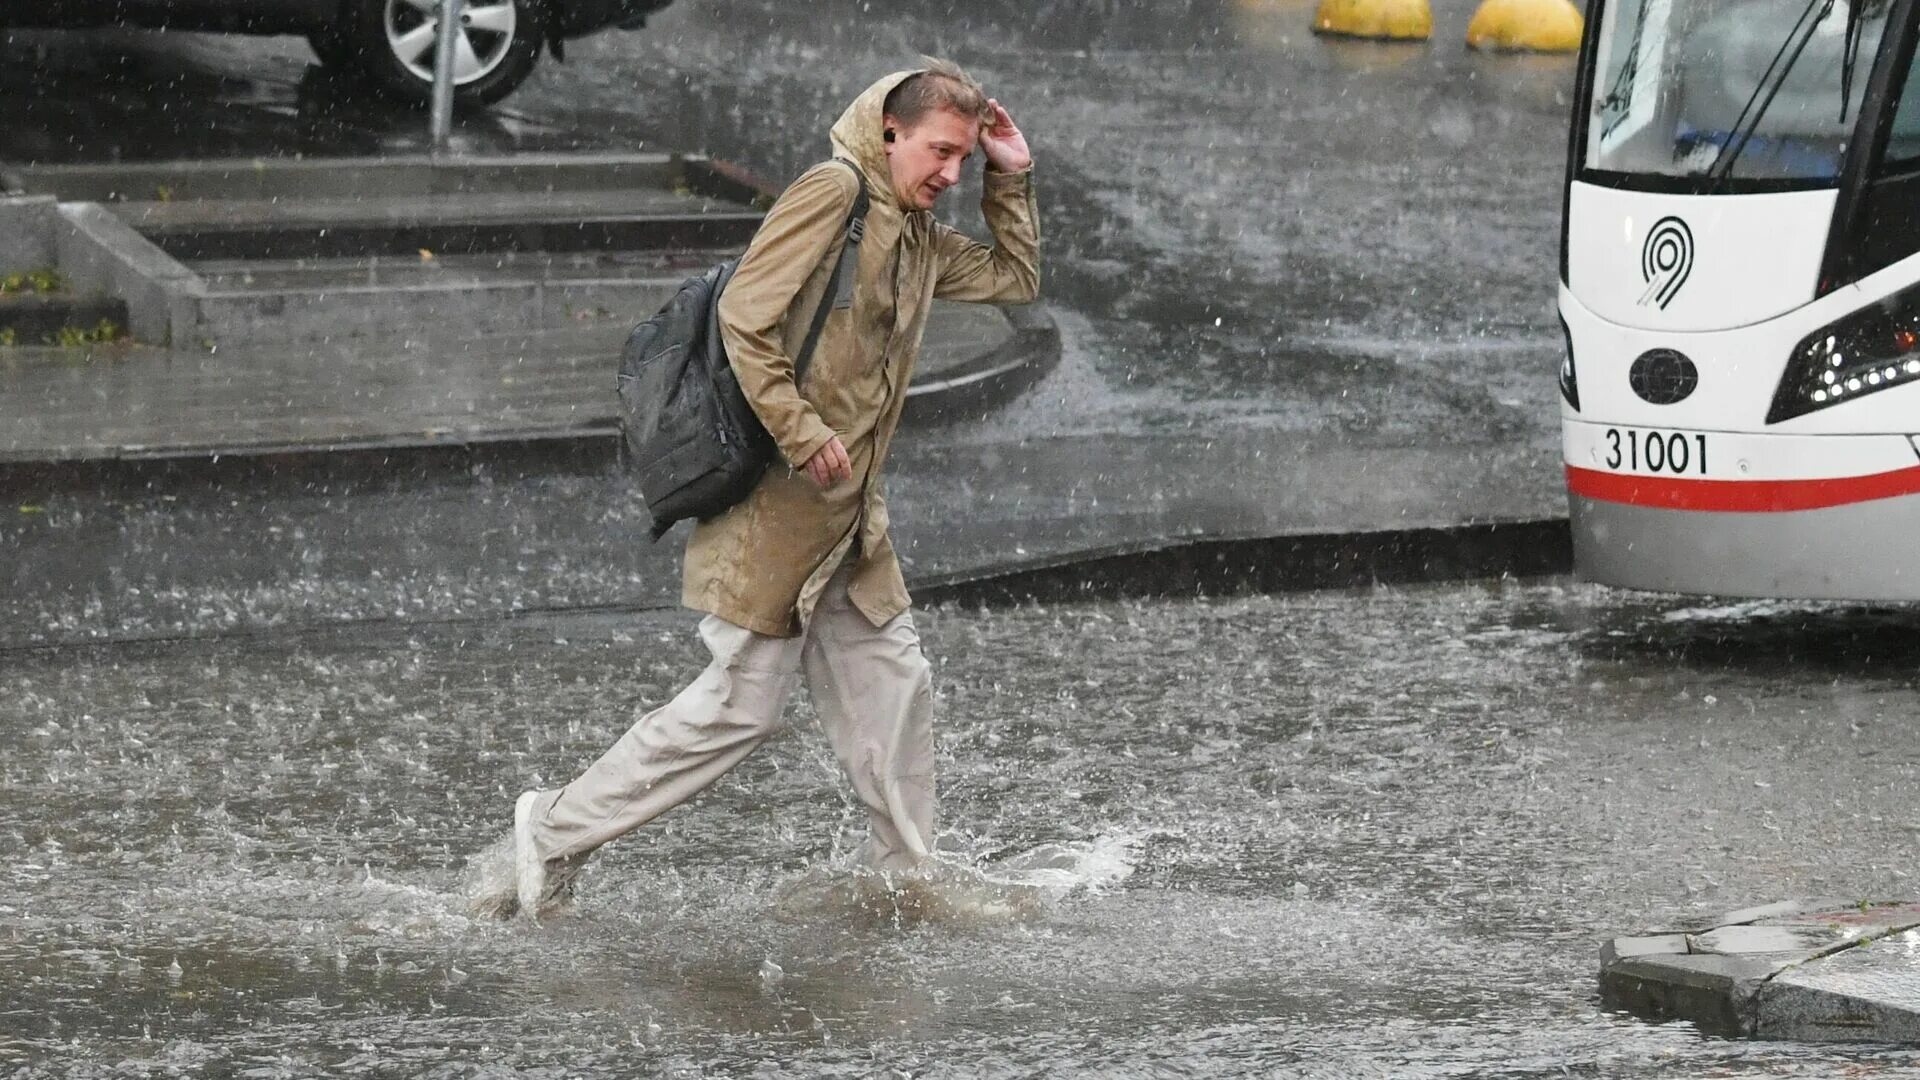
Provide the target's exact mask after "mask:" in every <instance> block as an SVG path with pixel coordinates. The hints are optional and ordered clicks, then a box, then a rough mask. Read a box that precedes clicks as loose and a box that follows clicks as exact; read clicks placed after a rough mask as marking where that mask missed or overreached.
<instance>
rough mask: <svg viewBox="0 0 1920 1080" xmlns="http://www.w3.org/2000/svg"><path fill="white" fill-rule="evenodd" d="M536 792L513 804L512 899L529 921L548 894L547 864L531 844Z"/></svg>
mask: <svg viewBox="0 0 1920 1080" xmlns="http://www.w3.org/2000/svg"><path fill="white" fill-rule="evenodd" d="M539 798H540V793H539V792H538V791H529V792H527V793H525V794H524V795H521V796H520V801H519V802H516V803H514V804H513V882H514V895H515V896H516V898H518V900H519V901H520V913H521V914H522V915H525V916H526V917H527V918H529V919H538V918H539V917H540V915H539V912H540V901H541V900H542V899H543V898H544V896H545V893H546V891H547V861H546V860H545V859H542V858H541V857H540V852H539V851H538V849H536V848H535V847H534V843H533V804H534V802H535V801H536V800H538V799H539Z"/></svg>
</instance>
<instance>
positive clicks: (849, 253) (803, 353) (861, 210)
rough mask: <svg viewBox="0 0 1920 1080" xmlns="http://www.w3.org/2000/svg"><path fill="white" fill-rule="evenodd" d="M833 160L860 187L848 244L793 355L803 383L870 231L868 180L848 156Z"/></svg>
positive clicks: (797, 377) (795, 373)
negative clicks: (796, 352) (798, 347)
mask: <svg viewBox="0 0 1920 1080" xmlns="http://www.w3.org/2000/svg"><path fill="white" fill-rule="evenodd" d="M833 160H835V161H837V162H839V163H840V164H842V165H844V166H846V167H847V169H848V170H850V171H851V172H852V173H853V178H854V180H855V181H856V182H857V183H859V185H860V187H859V190H857V191H855V192H854V195H853V208H852V209H850V210H848V211H847V222H846V226H845V229H846V234H847V241H846V243H844V244H842V245H840V258H839V260H838V261H836V262H835V263H834V264H833V276H832V277H831V278H829V279H828V281H827V291H826V292H824V293H822V294H821V296H820V306H819V307H817V308H815V309H814V311H813V322H812V323H811V324H809V325H808V327H807V339H806V341H805V342H804V343H803V344H802V345H801V346H800V355H799V356H796V357H794V358H793V382H794V385H795V386H798V385H799V384H800V378H801V376H803V375H805V374H806V373H807V364H808V363H809V362H811V361H812V360H813V347H814V346H815V345H817V344H819V341H820V331H821V330H823V329H825V328H826V325H827V314H828V313H829V312H831V311H832V310H833V307H834V305H835V304H837V303H839V301H840V298H841V297H842V296H845V295H849V294H850V290H851V286H852V283H853V271H854V267H855V266H857V265H859V262H860V257H859V256H860V240H861V238H862V237H864V236H865V235H866V231H867V207H868V205H869V203H868V199H867V181H866V177H865V176H863V175H861V172H860V169H859V167H858V166H856V165H854V163H853V162H851V161H848V160H846V159H845V158H834V159H833Z"/></svg>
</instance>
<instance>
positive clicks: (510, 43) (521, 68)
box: [314, 0, 546, 105]
mask: <svg viewBox="0 0 1920 1080" xmlns="http://www.w3.org/2000/svg"><path fill="white" fill-rule="evenodd" d="M439 29H440V5H439V4H438V3H437V2H436V0H360V3H358V4H356V5H355V9H354V17H353V20H352V22H351V23H350V24H349V26H348V32H347V34H346V35H345V36H344V38H343V40H344V43H345V46H346V52H347V53H348V54H349V56H348V57H347V59H350V61H351V62H352V63H353V64H354V66H356V67H358V68H359V69H360V72H361V73H362V74H364V75H366V76H367V77H368V78H370V79H371V80H373V82H374V83H375V85H377V86H379V87H380V88H381V89H383V90H386V91H389V92H391V93H394V94H397V95H399V96H401V97H404V98H408V99H410V100H415V101H426V100H428V99H429V98H430V97H432V95H433V63H434V54H435V53H436V52H438V51H439V45H438V41H437V38H438V34H439ZM545 32H546V27H545V20H544V19H543V18H542V12H541V6H540V4H539V3H537V2H535V0H464V2H463V3H462V4H461V9H460V30H459V32H458V33H457V34H456V35H455V40H454V66H453V85H454V95H455V97H456V98H457V99H458V100H459V101H460V102H461V103H463V104H483V105H491V104H492V103H494V102H496V101H499V100H500V99H501V98H503V97H506V96H507V95H508V94H510V93H512V92H513V89H514V87H517V86H519V85H520V84H521V83H522V82H524V81H525V80H526V78H527V76H528V75H530V74H532V72H533V66H534V64H535V63H536V62H537V61H538V60H539V59H540V43H541V40H542V39H543V38H544V36H545ZM314 51H315V52H316V53H319V54H320V56H321V59H322V60H326V59H327V56H326V54H325V53H323V52H321V51H320V46H318V45H316V46H315V48H314Z"/></svg>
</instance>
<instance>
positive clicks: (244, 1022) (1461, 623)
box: [0, 582, 1920, 1077]
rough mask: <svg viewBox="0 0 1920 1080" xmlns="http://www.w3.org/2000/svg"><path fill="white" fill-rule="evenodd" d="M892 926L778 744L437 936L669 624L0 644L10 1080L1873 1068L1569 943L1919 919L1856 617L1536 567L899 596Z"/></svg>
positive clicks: (609, 728) (661, 683) (665, 652)
mask: <svg viewBox="0 0 1920 1080" xmlns="http://www.w3.org/2000/svg"><path fill="white" fill-rule="evenodd" d="M921 626H922V630H923V632H924V634H925V637H926V640H927V642H928V646H929V649H930V652H931V655H933V656H934V657H935V658H936V660H937V664H938V667H937V672H938V685H939V691H938V692H939V695H940V702H939V707H940V715H941V720H940V725H939V729H938V730H939V756H940V762H941V768H942V770H943V776H942V786H943V830H944V832H945V840H944V841H943V846H944V847H945V848H946V850H947V851H948V852H949V854H950V855H951V858H952V861H953V864H954V865H953V867H952V868H951V869H950V870H948V871H947V872H946V873H945V874H944V875H943V876H942V877H941V878H939V879H938V880H935V881H933V882H922V883H917V884H915V885H913V886H911V887H909V888H907V889H906V890H905V891H904V892H903V893H902V894H900V895H898V896H889V895H886V894H875V893H873V892H871V891H865V890H863V888H862V883H861V881H860V880H859V879H858V878H856V877H855V876H854V875H853V874H852V873H851V872H849V871H847V870H845V869H844V868H843V864H842V861H841V860H842V856H843V854H844V853H845V852H846V851H848V850H849V848H850V844H851V842H852V841H853V840H855V839H856V838H857V837H856V836H855V834H854V832H853V828H854V826H855V823H856V822H857V821H858V819H859V814H858V811H857V808H855V807H853V806H851V805H850V804H849V800H848V796H847V795H846V793H845V790H844V788H843V786H842V782H841V781H840V780H839V779H838V777H837V770H836V768H835V766H834V765H833V763H832V760H831V755H830V753H829V752H828V750H827V748H826V745H825V743H824V741H823V739H822V737H821V736H820V734H819V733H818V731H817V729H815V728H814V727H813V726H812V721H811V716H810V714H809V712H808V711H807V710H806V709H805V708H804V707H801V708H799V709H797V710H796V712H795V714H794V716H795V725H796V730H795V731H794V732H792V733H789V734H788V735H787V736H785V737H783V738H781V739H778V740H776V741H775V742H773V743H771V744H769V745H768V747H766V748H765V749H764V750H763V751H762V752H761V753H760V754H758V755H756V756H755V757H754V758H752V759H750V760H749V761H748V763H747V764H746V765H744V766H743V767H742V768H741V769H739V770H738V771H736V772H735V773H734V774H732V775H731V776H729V777H728V778H727V779H725V780H723V781H722V782H721V783H720V784H719V785H718V786H717V787H716V788H715V789H714V790H713V791H711V792H709V793H708V794H707V795H706V796H705V797H703V798H702V799H700V800H699V801H697V802H695V803H693V804H691V805H690V806H688V807H686V808H683V809H682V810H680V811H678V812H676V813H675V814H674V815H673V816H671V817H670V818H668V819H665V820H664V821H663V822H661V823H660V825H659V827H658V828H656V829H654V830H653V831H651V832H648V833H641V834H636V835H635V836H633V837H630V838H628V839H627V840H624V841H622V842H620V843H619V844H617V845H615V846H614V847H612V848H610V849H609V850H608V851H607V852H606V853H605V854H604V857H603V859H602V860H601V861H600V862H598V863H597V864H596V866H595V867H594V869H592V870H591V871H590V872H589V875H588V876H587V877H586V879H585V881H584V884H583V887H582V892H581V896H580V899H579V901H578V904H577V906H576V908H575V911H574V913H573V914H572V915H571V916H570V917H568V918H566V919H563V920H560V921H556V922H554V923H552V924H550V925H548V926H545V927H542V928H538V929H535V928H532V927H529V926H526V925H523V924H511V925H502V924H496V923H490V922H482V921H474V920H471V919H469V918H468V917H467V916H466V915H465V914H463V911H462V908H461V905H460V900H459V896H458V891H459V889H460V887H461V880H462V864H463V860H464V857H465V855H466V854H467V853H469V852H472V851H474V850H476V849H479V848H480V847H482V846H483V845H485V844H487V843H488V842H490V841H492V840H493V839H494V838H495V837H496V836H497V835H498V834H499V832H500V831H501V829H502V828H503V827H504V823H505V817H506V814H507V812H508V807H509V803H510V801H511V796H512V794H513V793H515V792H517V791H518V790H519V789H520V788H522V787H523V786H526V785H529V784H532V783H536V782H541V781H551V780H554V779H556V778H559V777H563V776H565V775H566V774H568V773H569V772H570V770H572V769H574V768H577V767H578V766H579V765H581V764H582V763H584V761H586V760H587V759H588V758H589V757H590V756H591V755H592V754H594V753H596V752H597V751H598V750H599V749H600V748H601V747H603V746H604V745H605V744H606V743H607V742H608V741H609V740H610V739H612V738H613V737H614V736H615V734H617V732H618V731H619V730H620V729H621V728H622V727H623V726H624V725H625V724H626V723H627V722H628V721H629V720H630V718H631V717H632V716H633V715H634V714H635V712H636V710H639V709H642V708H644V707H646V706H647V705H649V704H652V703H656V702H658V701H660V700H661V699H662V698H663V696H665V695H667V694H669V693H671V692H672V690H673V689H674V688H675V687H676V686H677V685H678V684H679V683H680V682H681V681H683V680H684V679H685V678H687V677H688V676H689V675H690V674H691V673H692V672H693V671H694V670H695V668H696V666H697V664H698V662H699V660H698V657H697V656H696V650H697V644H696V642H695V641H694V639H693V636H692V634H691V633H690V632H689V630H688V629H687V627H686V626H685V624H684V621H683V620H682V619H680V618H678V617H667V616H638V617H635V616H620V617H606V616H595V615H584V614H582V615H567V616H558V617H552V618H545V619H539V620H523V621H520V622H515V623H489V624H485V625H466V626H457V627H432V626H414V627H401V628H389V629H385V630H370V629H365V628H362V629H358V630H352V631H335V632H324V633H306V634H294V635H282V636H278V637H275V638H271V639H269V638H253V639H229V640H225V641H212V642H178V643H170V644H147V645H130V646H113V647H93V648H70V649H61V650H28V651H11V652H8V653H6V654H5V655H4V657H0V662H3V663H4V664H5V665H6V668H7V672H8V678H7V680H6V690H5V692H4V696H0V715H3V716H4V718H5V722H4V723H0V748H3V750H4V752H0V777H4V785H0V838H4V839H5V841H6V843H7V846H8V848H9V850H10V852H11V853H12V855H11V857H10V858H9V859H7V860H6V861H5V862H4V864H0V881H4V886H0V1068H5V1069H7V1070H8V1071H10V1073H11V1075H15V1076H23V1077H40V1076H49V1077H51V1076H62V1077H64V1076H108V1075H129V1076H140V1075H152V1076H165V1075H212V1074H226V1075H248V1076H304V1075H312V1074H314V1073H317V1072H320V1071H323V1070H324V1071H326V1072H328V1074H329V1075H348V1076H353V1075H396V1074H407V1075H423V1076H447V1077H455V1076H497V1075H505V1074H507V1073H509V1072H517V1073H519V1074H523V1075H556V1076H557V1075H590V1076H599V1075H605V1076H614V1075H634V1074H637V1073H651V1072H658V1073H662V1074H668V1075H684V1076H696V1075H716V1074H725V1075H757V1076H818V1075H849V1076H869V1075H901V1074H905V1075H915V1076H1039V1075H1046V1076H1091V1075H1101V1076H1107V1075H1118V1074H1129V1075H1148V1074H1151V1075H1223V1074H1263V1075H1285V1076H1310V1077H1311V1076H1324V1077H1367V1076H1382V1077H1385V1076H1393V1077H1440V1076H1467V1075H1472V1076H1500V1077H1535V1076H1538V1077H1559V1076H1565V1075H1576V1076H1604V1077H1648V1076H1675V1077H1678V1076H1690V1077H1691V1076H1708V1075H1710V1076H1726V1077H1759V1076H1769V1077H1778V1076H1834V1075H1851V1076H1882V1075H1884V1076H1894V1075H1912V1072H1913V1070H1916V1069H1920V1058H1916V1057H1915V1056H1914V1053H1913V1052H1912V1051H1908V1050H1901V1049H1895V1048H1888V1047H1873V1046H1866V1047H1852V1048H1817V1047H1812V1046H1806V1045H1798V1044H1791V1043H1789V1044H1750V1043H1741V1042H1737V1041H1724V1040H1720V1039H1714V1038H1706V1037H1702V1036H1701V1035H1699V1034H1698V1033H1696V1031H1695V1030H1694V1029H1692V1028H1691V1027H1690V1026H1688V1025H1683V1024H1674V1025H1664V1026H1659V1025H1649V1024H1644V1023H1642V1022H1639V1021H1636V1020H1632V1019H1628V1018H1626V1017H1623V1016H1617V1015H1614V1014H1610V1013H1606V1012H1604V1011H1602V1010H1601V1009H1600V1007H1599V1004H1598V999H1597V994H1596V987H1595V983H1594V958H1595V950H1596V948H1597V947H1598V945H1599V943H1600V941H1601V940H1602V939H1603V938H1605V937H1607V936H1610V935H1611V934H1612V933H1613V932H1615V931H1616V930H1617V929H1619V928H1622V927H1631V926H1636V925H1642V924H1646V923H1648V922H1649V921H1653V922H1663V923H1667V924H1669V925H1685V924H1687V923H1688V922H1689V921H1692V920H1693V919H1696V918H1698V917H1700V916H1703V915H1711V914H1715V913H1718V912H1721V911H1726V910H1730V909H1732V908H1736V907H1741V906H1744V905H1746V904H1748V903H1750V902H1758V901H1763V900H1770V899H1773V898H1774V897H1776V896H1778V895H1782V894H1794V895H1828V896H1838V897H1843V898H1847V897H1874V896H1885V895H1897V894H1900V893H1903V892H1910V891H1911V889H1912V887H1913V882H1912V879H1911V877H1910V874H1911V870H1910V867H1909V866H1908V860H1906V859H1905V858H1904V857H1902V854H1901V853H1902V852H1904V851H1906V850H1908V849H1909V848H1910V847H1911V842H1912V835H1913V830H1914V829H1915V828H1917V827H1920V821H1917V820H1916V818H1915V815H1914V812H1913V808H1912V803H1911V799H1910V797H1909V796H1910V793H1911V791H1912V788H1913V785H1914V783H1915V780H1916V772H1920V741H1916V740H1917V739H1920V736H1916V735H1915V733H1914V731H1913V729H1912V725H1910V724H1908V723H1906V722H1905V717H1907V716H1909V715H1911V714H1912V712H1913V711H1914V709H1915V707H1916V705H1920V702H1917V701H1916V700H1915V695H1916V690H1917V687H1916V683H1915V680H1914V678H1913V676H1912V672H1913V670H1914V666H1915V662H1916V661H1917V660H1920V655H1916V654H1915V650H1914V648H1913V647H1912V645H1911V640H1912V639H1911V635H1910V634H1906V633H1905V632H1904V629H1903V628H1904V627H1905V626H1906V622H1905V619H1904V616H1903V614H1902V613H1900V612H1898V611H1882V610H1875V609H1869V608H1858V607H1848V606H1840V605H1814V604H1774V605H1768V604H1741V605H1734V606H1726V607H1715V606H1703V605H1698V604H1693V603H1688V602H1682V601H1677V600H1671V599H1666V600H1662V599H1647V598H1635V597H1629V596H1623V595H1621V594H1617V593H1612V592H1607V591H1603V590H1599V589H1595V588H1590V587H1584V586H1571V585H1567V584H1563V583H1556V582H1542V583H1534V584H1524V585H1522V584H1511V583H1509V584H1498V583H1489V584H1485V585H1471V586H1463V587H1421V588H1411V589H1395V590H1385V589H1382V590H1373V591H1362V592H1339V591H1335V592H1322V593H1310V594H1298V595H1292V596H1282V597H1254V598H1245V599H1238V600H1215V601H1193V602H1181V603H1127V602H1095V603H1087V604H1068V605H1050V606H1046V607H1033V606H1025V607H1015V608H994V609H977V608H965V609H962V608H955V607H945V608H935V609H932V610H929V611H927V612H926V613H925V614H924V615H923V617H922V620H921Z"/></svg>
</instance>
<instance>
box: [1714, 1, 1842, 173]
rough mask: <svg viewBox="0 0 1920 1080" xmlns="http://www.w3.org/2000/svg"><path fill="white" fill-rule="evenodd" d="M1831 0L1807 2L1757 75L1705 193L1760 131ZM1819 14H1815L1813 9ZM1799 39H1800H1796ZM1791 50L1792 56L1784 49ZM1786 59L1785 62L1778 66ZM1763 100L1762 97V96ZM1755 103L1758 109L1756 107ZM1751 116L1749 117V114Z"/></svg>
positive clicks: (1828, 10)
mask: <svg viewBox="0 0 1920 1080" xmlns="http://www.w3.org/2000/svg"><path fill="white" fill-rule="evenodd" d="M1833 2H1834V0H1808V3H1807V6H1806V8H1805V10H1803V11H1801V12H1800V17H1799V18H1798V19H1796V20H1794V23H1793V29H1792V30H1789V31H1788V32H1787V37H1786V40H1785V41H1782V42H1781V43H1780V48H1779V49H1777V50H1775V51H1774V54H1773V59H1772V61H1770V62H1769V63H1768V64H1767V70H1765V71H1763V72H1761V73H1760V81H1759V82H1758V83H1756V84H1754V87H1753V93H1752V94H1750V95H1748V97H1747V103H1746V104H1745V105H1742V106H1741V107H1740V115H1739V116H1737V117H1735V118H1734V121H1733V133H1732V136H1731V137H1730V138H1729V139H1728V140H1727V142H1726V145H1724V146H1722V147H1721V148H1720V153H1719V154H1717V155H1715V157H1714V159H1713V164H1712V165H1710V166H1708V168H1707V190H1708V192H1709V193H1711V192H1714V191H1717V190H1718V189H1719V188H1720V186H1721V185H1722V184H1724V183H1725V182H1726V179H1727V177H1728V176H1730V175H1732V173H1733V164H1734V162H1736V161H1738V160H1739V159H1740V155H1741V154H1742V153H1744V152H1745V151H1746V149H1747V143H1748V142H1749V141H1751V140H1752V139H1753V133H1754V132H1755V131H1756V130H1758V129H1759V127H1760V120H1761V118H1763V117H1765V116H1766V115H1767V109H1768V108H1770V107H1772V105H1773V99H1774V98H1776V97H1778V96H1779V94H1780V88H1781V87H1782V86H1785V85H1786V83H1787V74H1788V73H1789V72H1791V71H1792V70H1793V65H1795V64H1797V63H1799V62H1800V54H1801V53H1804V52H1806V51H1807V43H1808V42H1810V41H1812V40H1813V32H1814V31H1815V30H1816V29H1818V28H1819V26H1820V22H1821V20H1823V19H1825V18H1826V17H1827V16H1828V15H1831V14H1832V13H1833ZM1815 8H1818V9H1819V14H1817V15H1816V14H1814V9H1815ZM1795 38H1798V39H1799V40H1797V41H1796V40H1795ZM1789 48H1791V49H1792V50H1793V51H1792V53H1791V54H1789V53H1788V52H1787V50H1788V49H1789ZM1783 57H1784V58H1785V60H1786V62H1785V63H1784V64H1783V63H1781V59H1782V58H1783ZM1763 93H1764V94H1765V95H1766V96H1765V97H1762V96H1761V95H1762V94H1763ZM1756 103H1757V106H1758V107H1756ZM1749 113H1751V114H1752V115H1751V116H1749V115H1748V114H1749Z"/></svg>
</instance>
